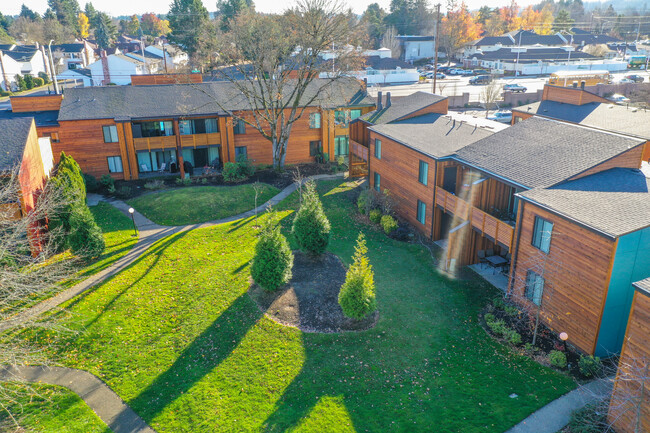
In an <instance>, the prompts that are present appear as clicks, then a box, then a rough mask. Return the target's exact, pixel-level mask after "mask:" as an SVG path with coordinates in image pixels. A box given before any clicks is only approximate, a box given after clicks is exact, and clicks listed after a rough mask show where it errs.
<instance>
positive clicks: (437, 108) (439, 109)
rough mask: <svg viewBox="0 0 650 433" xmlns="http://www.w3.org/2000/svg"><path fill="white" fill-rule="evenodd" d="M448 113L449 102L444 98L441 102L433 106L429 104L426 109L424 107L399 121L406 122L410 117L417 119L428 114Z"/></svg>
mask: <svg viewBox="0 0 650 433" xmlns="http://www.w3.org/2000/svg"><path fill="white" fill-rule="evenodd" d="M448 112H449V100H448V99H446V98H445V99H443V100H442V101H438V102H436V103H435V104H431V105H429V106H428V107H424V108H423V109H421V110H417V111H414V112H412V113H410V114H408V115H406V116H404V117H400V119H399V120H406V119H410V118H412V117H418V116H422V115H424V114H430V113H436V114H447V113H448Z"/></svg>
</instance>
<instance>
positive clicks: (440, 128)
mask: <svg viewBox="0 0 650 433" xmlns="http://www.w3.org/2000/svg"><path fill="white" fill-rule="evenodd" d="M467 117H469V116H463V115H456V113H453V114H448V115H444V114H433V113H431V114H425V115H422V116H418V117H413V118H410V119H406V120H402V121H400V122H395V123H384V124H381V125H375V126H371V127H370V128H369V129H370V130H371V131H375V132H377V133H379V134H382V135H384V136H386V137H389V138H391V139H393V140H395V141H398V142H400V143H402V144H404V145H406V146H408V147H410V148H412V149H415V150H418V151H420V152H422V153H424V154H426V155H429V156H431V157H433V158H444V157H447V156H450V155H452V154H453V153H454V152H456V151H457V150H458V149H460V148H462V147H464V146H467V145H468V144H471V143H474V142H476V141H478V140H480V139H482V138H485V137H488V136H490V135H492V134H493V133H494V132H495V130H494V129H488V128H486V127H481V126H480V125H475V124H470V123H467V122H466V121H463V122H461V121H460V120H459V119H460V118H467ZM488 122H489V121H488ZM484 123H485V122H484ZM490 123H493V122H490ZM499 126H502V125H500V124H496V126H495V127H499ZM503 127H505V125H503Z"/></svg>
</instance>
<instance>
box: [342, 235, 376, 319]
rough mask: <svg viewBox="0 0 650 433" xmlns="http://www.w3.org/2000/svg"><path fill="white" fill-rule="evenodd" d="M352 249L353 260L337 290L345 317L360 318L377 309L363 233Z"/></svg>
mask: <svg viewBox="0 0 650 433" xmlns="http://www.w3.org/2000/svg"><path fill="white" fill-rule="evenodd" d="M354 251H355V252H354V256H353V259H354V262H353V263H352V266H350V269H348V272H347V274H346V275H345V283H343V286H341V290H340V292H339V305H340V306H341V308H342V309H343V314H345V315H346V316H347V317H350V318H352V319H362V318H364V317H366V316H367V315H368V314H370V313H372V312H373V311H375V310H376V309H377V300H376V299H375V280H374V273H373V272H372V266H370V262H369V261H368V257H367V254H368V247H367V246H366V238H365V237H364V235H363V233H359V237H358V238H357V245H356V247H355V248H354Z"/></svg>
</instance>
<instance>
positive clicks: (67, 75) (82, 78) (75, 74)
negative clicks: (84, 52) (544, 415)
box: [56, 68, 93, 87]
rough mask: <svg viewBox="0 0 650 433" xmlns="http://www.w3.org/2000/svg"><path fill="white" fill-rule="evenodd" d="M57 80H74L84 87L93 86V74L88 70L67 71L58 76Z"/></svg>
mask: <svg viewBox="0 0 650 433" xmlns="http://www.w3.org/2000/svg"><path fill="white" fill-rule="evenodd" d="M56 79H57V80H58V81H67V80H74V81H76V82H80V83H81V84H82V85H83V87H89V86H92V85H93V73H92V71H91V70H90V69H88V68H77V69H67V70H65V71H63V72H61V73H59V74H57V76H56Z"/></svg>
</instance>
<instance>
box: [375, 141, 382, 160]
mask: <svg viewBox="0 0 650 433" xmlns="http://www.w3.org/2000/svg"><path fill="white" fill-rule="evenodd" d="M375 158H377V159H381V140H379V139H377V138H375Z"/></svg>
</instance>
